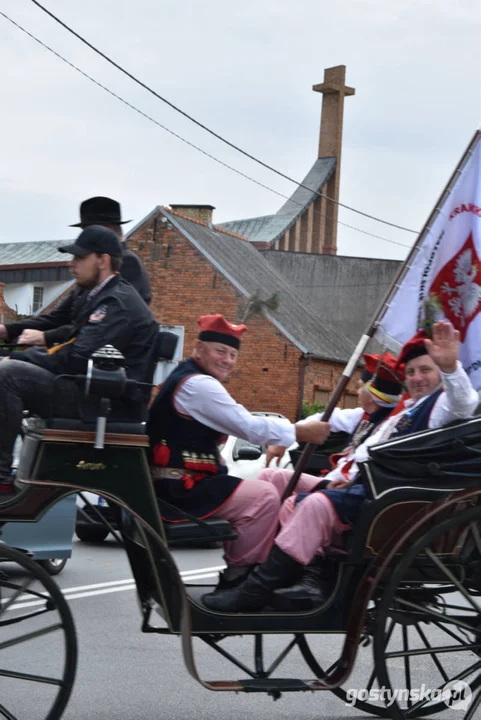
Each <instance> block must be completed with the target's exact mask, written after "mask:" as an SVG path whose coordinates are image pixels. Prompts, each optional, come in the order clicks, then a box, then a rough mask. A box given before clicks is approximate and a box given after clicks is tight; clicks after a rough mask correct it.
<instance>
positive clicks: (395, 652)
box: [374, 506, 481, 720]
mask: <svg viewBox="0 0 481 720" xmlns="http://www.w3.org/2000/svg"><path fill="white" fill-rule="evenodd" d="M480 528H481V508H480V507H479V506H477V507H471V508H469V509H468V510H465V511H464V512H460V513H458V514H455V515H453V516H451V517H450V518H447V519H445V520H443V521H441V522H440V523H439V524H438V525H437V527H434V528H432V529H431V530H429V531H427V532H426V533H425V534H424V535H423V536H422V537H421V538H420V539H419V540H417V541H416V542H415V543H414V545H413V547H412V548H411V549H410V550H408V551H406V553H405V554H404V555H403V556H402V558H401V560H400V561H399V563H398V564H397V565H396V566H395V568H394V570H393V571H392V574H391V576H390V577H389V578H388V580H387V582H386V584H385V585H384V587H383V592H382V595H381V597H380V600H379V607H378V614H377V622H376V628H375V633H374V659H375V667H376V671H377V676H378V682H379V684H380V685H381V687H384V688H386V692H387V694H388V697H389V698H390V699H391V704H390V707H389V708H388V710H389V716H390V717H391V718H393V719H394V720H405V719H406V718H410V717H416V716H420V715H427V714H430V713H434V712H440V711H442V710H447V709H448V708H449V707H456V706H455V705H453V704H450V703H452V701H453V699H451V701H450V700H449V693H448V694H447V696H448V702H446V701H445V699H444V697H445V696H446V693H447V691H446V690H445V687H446V686H447V685H448V683H452V684H457V689H458V692H459V691H462V692H464V693H468V696H469V694H470V693H471V691H472V693H473V700H472V703H471V706H472V705H476V706H478V705H479V702H480V699H479V696H477V695H476V692H475V691H477V690H478V688H479V685H480V683H481V574H480V569H481V535H480ZM463 536H464V543H465V545H464V547H465V548H466V549H467V550H469V554H468V558H469V560H468V562H467V563H466V564H465V565H462V564H461V563H459V562H458V563H457V564H456V561H455V559H454V558H451V560H450V559H449V556H448V555H446V554H445V555H441V554H439V548H441V547H443V543H447V544H448V545H449V543H451V541H452V538H453V537H463ZM444 547H447V545H444ZM432 548H434V549H436V548H438V552H436V554H435V553H434V552H433V550H432ZM460 683H463V684H464V685H461V684H460ZM466 686H467V687H466ZM463 688H464V690H463ZM396 690H397V691H398V694H397V697H396V699H394V700H393V697H394V692H395V691H396ZM423 690H424V691H427V690H429V691H431V695H430V697H429V699H428V696H427V694H426V692H424V694H423V697H419V696H418V697H417V696H416V693H422V691H423ZM443 691H444V695H443ZM463 697H466V695H461V697H460V700H459V702H460V703H461V704H460V705H459V706H458V709H462V710H467V713H468V714H467V715H466V717H467V718H469V717H473V715H472V714H471V707H470V708H469V709H468V706H467V705H466V703H464V704H463ZM461 717H462V716H461Z"/></svg>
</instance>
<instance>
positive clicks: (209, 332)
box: [197, 315, 247, 350]
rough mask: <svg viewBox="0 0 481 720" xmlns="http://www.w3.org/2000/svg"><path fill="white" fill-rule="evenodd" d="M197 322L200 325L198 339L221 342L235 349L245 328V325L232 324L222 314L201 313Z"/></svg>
mask: <svg viewBox="0 0 481 720" xmlns="http://www.w3.org/2000/svg"><path fill="white" fill-rule="evenodd" d="M197 323H198V324H199V325H200V333H199V340H204V342H218V343H222V344H223V345H229V347H233V348H235V349H236V350H238V349H239V347H240V339H241V335H242V333H243V332H245V331H246V330H247V328H246V326H245V325H232V324H231V323H230V322H228V321H227V320H226V319H225V317H224V316H223V315H201V317H200V318H198V319H197Z"/></svg>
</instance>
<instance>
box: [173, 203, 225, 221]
mask: <svg viewBox="0 0 481 720" xmlns="http://www.w3.org/2000/svg"><path fill="white" fill-rule="evenodd" d="M170 207H171V208H172V210H173V211H174V212H178V213H180V215H185V216H186V217H189V218H192V220H201V221H202V222H205V223H212V213H213V212H214V210H215V207H214V206H213V205H174V204H173V203H170Z"/></svg>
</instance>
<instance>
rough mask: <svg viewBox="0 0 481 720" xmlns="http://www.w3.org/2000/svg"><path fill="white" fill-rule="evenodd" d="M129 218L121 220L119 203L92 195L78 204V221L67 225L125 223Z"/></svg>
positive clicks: (85, 225)
mask: <svg viewBox="0 0 481 720" xmlns="http://www.w3.org/2000/svg"><path fill="white" fill-rule="evenodd" d="M129 222H132V221H131V220H122V219H121V214H120V204H119V203H118V202H117V200H112V198H108V197H93V198H89V199H88V200H84V201H83V203H82V204H81V205H80V222H78V223H75V224H74V225H70V226H69V227H88V226H89V225H103V224H104V223H107V224H108V225H125V223H129Z"/></svg>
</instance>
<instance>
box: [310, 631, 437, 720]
mask: <svg viewBox="0 0 481 720" xmlns="http://www.w3.org/2000/svg"><path fill="white" fill-rule="evenodd" d="M365 641H366V642H365V645H363V646H360V647H359V648H358V651H357V657H356V666H355V668H354V670H353V673H352V674H351V675H350V676H349V680H348V681H347V683H346V688H347V689H345V688H344V687H339V688H336V689H335V690H331V692H332V693H333V694H334V695H335V696H336V697H338V698H339V699H340V700H342V701H343V703H344V704H345V705H349V706H350V707H354V708H356V710H360V711H361V712H365V713H367V714H368V715H377V717H383V718H389V717H391V713H390V710H389V708H387V707H386V704H385V702H384V701H383V699H382V693H381V688H382V683H380V682H379V679H378V677H377V672H376V670H375V668H374V657H373V648H372V641H371V640H370V638H369V637H368V636H365ZM297 644H298V646H299V650H300V652H301V654H302V656H303V658H304V661H305V662H306V663H307V665H308V666H309V668H310V669H311V671H312V672H313V673H314V674H315V676H316V677H317V678H319V679H322V678H323V677H325V676H326V675H329V674H330V673H331V672H332V670H333V669H334V666H335V664H336V663H335V662H334V663H333V664H332V665H331V666H330V667H329V666H327V665H326V670H324V669H323V668H322V667H321V665H320V664H319V663H318V661H317V660H316V658H315V656H314V654H313V652H312V650H311V648H310V647H309V645H308V642H307V640H306V637H305V635H300V636H298V638H297ZM360 668H362V670H359V669H360ZM352 689H356V690H357V691H359V693H358V695H356V696H353V695H352V694H351V692H350V691H351V690H352ZM348 691H349V692H348ZM376 694H377V695H378V696H379V697H378V698H377V697H376ZM363 698H366V699H363ZM445 707H446V705H445V704H444V703H442V704H441V706H439V704H434V705H432V706H429V707H424V708H419V709H417V710H414V712H413V713H412V714H411V715H409V717H412V718H417V717H425V716H427V715H432V714H434V713H436V712H439V710H440V709H441V710H442V709H444V708H445Z"/></svg>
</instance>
